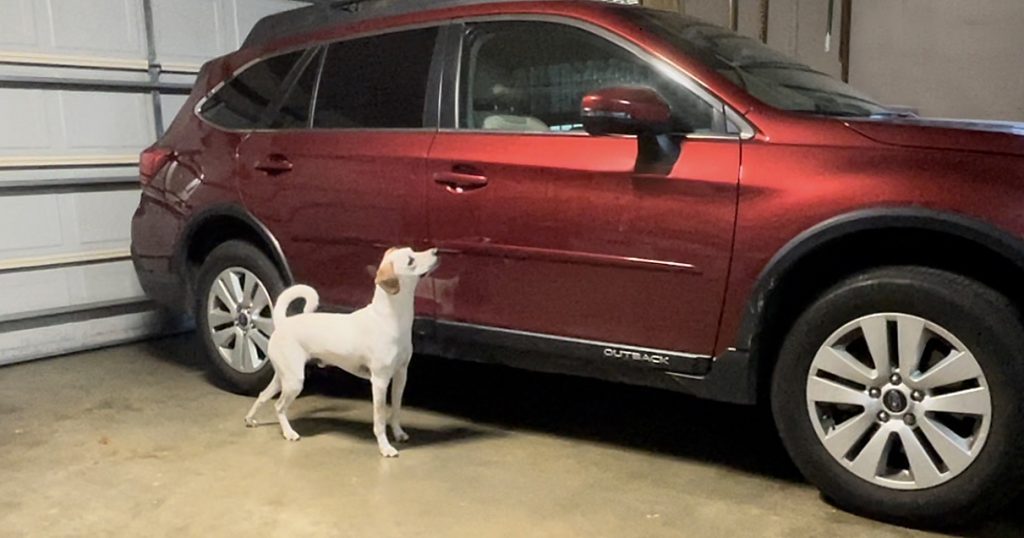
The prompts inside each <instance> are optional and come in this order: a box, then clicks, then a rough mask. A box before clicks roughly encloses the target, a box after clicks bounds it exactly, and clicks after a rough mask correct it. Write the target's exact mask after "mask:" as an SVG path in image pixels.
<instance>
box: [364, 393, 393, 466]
mask: <svg viewBox="0 0 1024 538" xmlns="http://www.w3.org/2000/svg"><path fill="white" fill-rule="evenodd" d="M389 381H390V380H389V379H388V378H386V377H382V376H379V375H377V374H372V376H371V378H370V383H371V384H372V385H373V435H374V437H376V438H377V447H378V448H379V449H380V454H381V455H382V456H384V457H385V458H394V457H396V456H398V451H397V450H395V447H393V446H391V443H389V442H388V431H387V416H388V415H387V413H388V410H387V404H388V382H389Z"/></svg>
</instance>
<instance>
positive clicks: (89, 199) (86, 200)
mask: <svg viewBox="0 0 1024 538" xmlns="http://www.w3.org/2000/svg"><path fill="white" fill-rule="evenodd" d="M73 196H74V198H73V200H74V204H75V213H76V217H77V222H76V223H75V224H77V229H78V231H79V241H80V243H81V244H82V245H83V246H89V247H96V246H104V247H116V246H123V247H127V246H128V243H129V241H130V233H129V232H130V230H129V226H128V223H129V222H131V218H132V214H133V213H134V212H135V208H136V207H137V206H138V205H139V192H138V191H123V192H92V193H82V194H75V195H73Z"/></svg>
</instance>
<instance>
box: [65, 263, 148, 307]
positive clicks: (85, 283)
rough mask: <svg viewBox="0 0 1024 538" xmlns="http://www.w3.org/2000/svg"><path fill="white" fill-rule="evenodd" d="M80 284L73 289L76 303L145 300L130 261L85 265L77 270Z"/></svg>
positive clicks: (144, 294)
mask: <svg viewBox="0 0 1024 538" xmlns="http://www.w3.org/2000/svg"><path fill="white" fill-rule="evenodd" d="M77 272H78V277H79V283H78V284H77V285H76V286H73V287H72V298H73V300H74V301H75V302H76V303H102V302H107V301H120V300H125V299H139V300H141V299H144V298H145V296H146V293H145V292H144V291H142V286H140V285H139V280H138V278H136V276H135V268H134V267H133V266H132V262H131V261H129V260H125V261H120V262H114V263H103V264H97V265H85V266H82V267H79V268H77Z"/></svg>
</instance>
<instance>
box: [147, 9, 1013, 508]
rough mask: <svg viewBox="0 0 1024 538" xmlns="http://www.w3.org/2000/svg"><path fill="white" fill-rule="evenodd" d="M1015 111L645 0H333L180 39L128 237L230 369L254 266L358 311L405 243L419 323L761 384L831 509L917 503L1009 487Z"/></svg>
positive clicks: (165, 296) (747, 397) (698, 387)
mask: <svg viewBox="0 0 1024 538" xmlns="http://www.w3.org/2000/svg"><path fill="white" fill-rule="evenodd" d="M1015 129H1016V132H1015ZM1021 134H1022V130H1020V128H1015V127H1014V126H1013V125H993V124H982V123H977V124H959V123H952V122H937V121H926V120H922V119H919V118H915V117H907V115H905V114H898V113H895V112H891V111H890V110H888V109H887V108H886V107H884V106H882V105H880V104H878V103H876V102H874V101H872V100H871V99H870V98H868V97H866V96H864V95H862V94H860V93H859V92H857V91H856V90H854V89H853V88H850V87H849V86H847V85H845V84H843V83H841V82H839V81H836V80H834V79H832V78H830V77H828V76H827V75H824V74H822V73H819V72H816V71H814V70H812V69H810V68H808V67H806V66H804V65H801V64H799V63H797V62H795V61H793V60H791V59H789V58H787V57H785V56H783V55H781V54H779V53H777V52H775V51H773V50H770V49H768V48H766V47H765V46H763V45H761V44H760V43H758V42H757V41H754V40H751V39H748V38H745V37H741V36H739V35H736V34H733V33H731V32H729V31H726V30H723V29H721V28H718V27H715V26H712V25H709V24H707V23H704V22H701V21H699V20H696V19H692V18H686V17H682V16H679V15H675V14H670V13H667V12H659V11H652V10H647V9H644V8H639V7H631V6H621V5H614V4H611V3H604V2H597V1H527V2H495V1H457V2H453V1H447V0H442V1H439V2H433V3H431V4H430V6H429V7H423V5H422V3H421V2H414V1H411V0H409V1H402V0H393V1H385V2H373V1H368V2H335V3H334V4H331V5H330V6H318V7H309V8H303V9H300V10H297V11H292V12H287V13H284V14H281V15H275V16H272V17H269V18H267V19H264V20H263V21H262V22H260V23H259V24H258V25H257V27H256V28H255V29H254V30H253V32H252V34H251V35H250V36H249V38H248V40H247V41H246V43H245V45H244V46H243V47H242V49H241V50H239V51H238V52H235V53H232V54H229V55H227V56H224V57H222V58H218V59H216V60H213V61H211V62H209V63H208V64H206V66H205V67H204V68H203V70H202V73H201V75H200V77H199V80H198V82H197V84H196V87H195V90H194V92H193V94H192V96H191V98H190V99H189V101H188V103H187V104H186V106H185V107H184V109H183V111H182V112H181V113H180V114H179V116H178V117H177V119H176V120H175V121H174V123H173V125H171V127H170V129H169V130H168V132H167V134H166V135H165V136H164V137H163V138H162V139H161V140H160V141H159V142H157V143H156V144H155V145H154V146H153V147H151V148H149V149H147V150H146V151H145V152H144V153H143V155H142V160H141V175H142V184H143V195H142V200H141V203H140V206H139V209H138V212H137V213H136V215H135V218H134V221H133V255H134V260H135V265H136V268H137V271H138V274H139V278H140V280H141V282H142V284H143V286H144V287H145V289H146V290H147V292H148V293H149V294H150V295H151V296H152V297H153V298H155V299H157V300H159V301H161V302H162V303H163V304H165V305H167V306H170V307H173V308H177V309H180V310H186V311H191V312H194V314H195V318H196V321H197V324H198V327H199V332H200V333H201V334H202V341H203V343H204V345H205V348H206V351H207V354H208V355H209V357H210V361H211V365H212V366H213V368H214V369H215V371H217V372H218V373H219V374H220V375H222V376H223V377H224V378H225V379H227V380H228V381H230V382H231V383H232V384H233V385H234V386H235V387H236V388H237V389H239V390H240V391H243V392H253V391H256V390H258V389H261V388H263V386H264V385H265V384H266V382H267V380H268V376H269V375H270V374H271V370H270V367H269V365H268V362H267V360H266V345H267V338H268V337H269V335H270V334H271V331H272V330H273V326H272V324H271V321H270V313H269V305H270V302H271V299H272V298H274V297H276V294H278V293H279V292H280V291H281V290H282V289H283V287H285V286H287V285H289V284H292V283H294V282H303V283H307V284H310V285H312V286H314V287H316V288H317V289H318V290H319V291H320V294H321V297H322V298H323V301H324V303H326V304H327V305H328V306H327V308H329V309H333V310H336V311H345V310H348V309H352V308H354V307H360V306H362V305H365V304H366V303H367V302H368V301H369V299H370V297H371V294H372V287H373V285H372V281H373V276H372V275H373V268H374V267H375V265H376V263H377V262H378V260H379V259H380V256H381V254H382V253H383V251H384V250H385V249H386V248H387V247H388V246H391V245H410V246H414V247H425V246H436V247H439V248H440V249H441V252H442V259H443V263H442V264H441V268H440V269H439V270H438V271H437V272H436V273H434V274H433V275H432V276H431V277H430V278H429V279H427V280H426V281H425V282H424V284H422V285H421V286H420V289H419V294H418V296H417V301H418V302H417V315H418V321H417V325H416V329H415V338H416V342H415V344H416V346H417V349H418V350H419V351H420V352H422V353H427V354H435V355H440V356H445V357H453V358H460V359H468V360H478V361H493V362H498V363H502V364H507V365H512V366H518V367H523V368H530V369H536V370H543V371H551V372H561V373H571V374H579V375H585V376H593V377H599V378H604V379H609V380H613V381H621V382H625V383H635V384H641V385H649V386H653V387H660V388H665V389H670V390H676V391H681V392H685V393H689V394H693V395H697V396H700V397H704V398H711V399H716V400H722V401H727V402H735V403H744V404H762V405H770V406H771V408H772V410H773V412H774V416H775V419H776V422H777V426H778V429H779V431H780V433H781V436H782V438H783V441H784V442H785V445H786V447H787V448H788V449H789V451H790V453H791V455H792V457H793V459H794V461H795V462H796V464H797V465H798V466H799V467H800V469H801V470H802V471H803V472H804V474H805V475H806V476H807V478H808V479H809V480H810V481H811V482H813V483H814V484H816V485H817V486H818V487H819V488H821V490H822V491H823V492H824V493H825V494H826V495H827V496H828V497H830V498H831V499H833V500H834V501H835V502H836V503H838V504H839V505H840V506H842V507H845V508H847V509H849V510H852V511H855V512H858V513H862V514H867V515H870V516H873V517H877V518H882V519H886V520H892V521H899V522H906V523H911V524H919V525H947V524H951V523H956V522H963V521H968V520H971V519H975V518H977V517H979V516H981V515H982V514H984V513H986V512H988V511H990V510H992V509H995V508H996V507H998V506H999V505H1000V504H1001V503H1002V502H1003V501H1006V500H1009V499H1011V498H1012V497H1013V495H1012V493H1013V492H1015V491H1016V490H1017V489H1018V488H1019V485H1020V483H1021V481H1020V479H1021V474H1022V473H1021V468H1022V465H1021V461H1022V456H1024V453H1022V452H1024V450H1022V449H1024V398H1022V396H1021V390H1022V389H1024V356H1022V354H1024V325H1022V318H1021V309H1020V307H1021V306H1022V304H1024V303H1022V300H1024V287H1022V286H1021V282H1022V277H1024V212H1022V210H1021V207H1022V205H1021V203H1022V201H1024V137H1022V136H1021ZM723 427H726V428H732V427H743V425H728V424H723ZM693 442H700V440H699V439H694V440H693ZM751 449H752V450H756V447H751Z"/></svg>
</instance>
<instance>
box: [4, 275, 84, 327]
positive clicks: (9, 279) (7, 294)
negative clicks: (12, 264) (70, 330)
mask: <svg viewBox="0 0 1024 538" xmlns="http://www.w3.org/2000/svg"><path fill="white" fill-rule="evenodd" d="M68 276H69V275H68V272H67V270H60V269H54V270H49V271H32V272H25V273H8V274H0V294H2V295H3V297H4V300H3V301H0V317H5V318H6V317H18V316H19V315H25V314H29V313H31V312H38V311H41V310H48V309H52V308H61V307H66V306H69V305H70V304H71V293H70V290H69V287H68Z"/></svg>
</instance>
